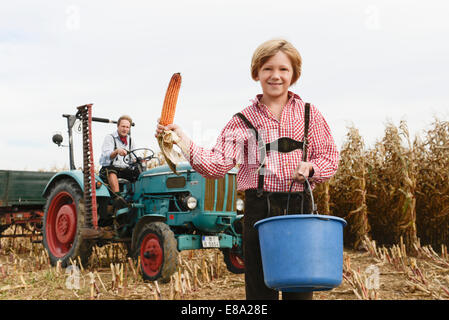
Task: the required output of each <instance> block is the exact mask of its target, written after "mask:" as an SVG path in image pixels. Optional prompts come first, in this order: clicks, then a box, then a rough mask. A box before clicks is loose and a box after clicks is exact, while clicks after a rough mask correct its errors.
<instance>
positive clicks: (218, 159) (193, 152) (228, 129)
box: [184, 117, 245, 179]
mask: <svg viewBox="0 0 449 320" xmlns="http://www.w3.org/2000/svg"><path fill="white" fill-rule="evenodd" d="M244 141H245V129H243V128H242V127H241V124H240V123H239V121H238V120H236V119H235V117H234V118H232V119H231V121H229V122H228V124H227V125H226V126H225V127H224V128H223V130H222V131H221V133H220V135H219V136H218V138H217V141H216V143H215V145H214V147H213V148H212V149H207V148H203V147H200V146H198V145H197V144H195V143H194V142H193V141H192V143H191V145H190V149H189V151H190V154H189V155H186V154H184V156H185V157H186V159H188V160H189V162H190V164H191V165H192V168H193V169H195V170H196V171H197V172H198V173H200V174H201V175H202V176H204V177H206V178H212V179H218V178H222V177H223V176H224V175H225V174H226V173H227V172H228V171H229V170H231V169H232V168H233V167H235V166H236V165H237V164H241V163H242V162H243V154H242V151H243V143H244Z"/></svg>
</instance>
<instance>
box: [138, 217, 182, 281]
mask: <svg viewBox="0 0 449 320" xmlns="http://www.w3.org/2000/svg"><path fill="white" fill-rule="evenodd" d="M137 239H138V240H137V249H136V251H135V253H134V256H135V258H136V259H137V258H139V257H140V267H141V270H142V276H143V278H144V279H145V280H150V281H155V280H160V281H162V282H168V281H170V276H171V275H172V274H173V273H174V272H175V271H176V269H177V267H178V249H177V242H176V239H175V235H174V233H173V231H171V229H170V227H169V226H168V225H167V224H165V223H163V222H149V223H147V224H145V225H144V226H143V227H142V228H141V229H140V232H139V235H138V237H137Z"/></svg>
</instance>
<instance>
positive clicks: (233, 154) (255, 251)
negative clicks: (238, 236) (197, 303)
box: [156, 39, 339, 300]
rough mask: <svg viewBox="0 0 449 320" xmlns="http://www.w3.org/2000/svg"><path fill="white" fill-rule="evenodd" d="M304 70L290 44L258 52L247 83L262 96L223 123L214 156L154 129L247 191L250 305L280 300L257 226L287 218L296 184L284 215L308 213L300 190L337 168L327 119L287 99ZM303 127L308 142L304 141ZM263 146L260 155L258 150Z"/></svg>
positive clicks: (308, 295) (268, 45) (273, 43)
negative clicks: (267, 278)
mask: <svg viewBox="0 0 449 320" xmlns="http://www.w3.org/2000/svg"><path fill="white" fill-rule="evenodd" d="M301 64H302V60H301V56H300V55H299V52H298V51H297V50H296V49H295V48H294V47H293V45H291V44H290V43H289V42H288V41H286V40H283V39H277V40H270V41H267V42H264V43H263V44H261V45H260V46H259V47H258V48H257V49H256V51H255V52H254V54H253V58H252V62H251V76H252V78H253V79H254V80H255V81H259V82H260V85H261V87H262V92H263V93H262V94H259V95H257V96H256V98H255V99H254V100H253V101H252V104H251V105H250V106H248V107H247V108H245V109H244V110H242V111H241V112H240V113H239V114H236V116H234V117H233V118H232V119H231V120H230V121H229V122H228V124H227V125H226V126H225V128H224V129H223V130H222V132H221V134H220V136H219V137H218V139H217V143H216V144H215V146H214V147H213V148H212V149H211V150H207V149H205V148H202V147H199V146H197V145H196V144H195V143H194V142H193V141H191V140H190V138H189V137H188V136H187V135H186V134H185V133H183V132H182V130H181V128H180V127H179V126H178V125H176V124H170V125H167V126H165V127H163V126H161V125H159V124H158V126H157V128H156V135H157V134H159V133H160V132H162V131H163V130H173V131H175V132H176V133H177V134H178V136H179V137H180V138H181V141H180V142H178V145H179V146H180V147H181V150H182V151H183V154H184V156H185V157H186V159H188V160H189V162H190V163H191V165H192V167H193V168H194V169H195V170H196V171H197V172H199V173H200V174H202V175H203V176H205V177H208V178H221V177H223V176H224V175H225V174H226V173H227V172H228V171H229V170H230V169H231V168H233V167H234V166H236V165H237V164H238V165H239V171H238V174H237V188H238V190H244V191H245V217H244V228H243V252H244V258H245V289H246V298H247V299H261V300H266V299H278V298H279V294H278V292H277V291H275V290H272V289H270V288H268V287H266V285H265V283H264V279H263V270H262V262H261V256H260V247H259V239H258V234H257V230H256V229H255V228H254V223H256V222H257V221H259V220H261V219H264V218H267V217H270V216H275V215H280V214H284V210H285V207H286V202H287V195H288V191H289V189H290V185H291V183H292V181H295V182H297V183H296V184H293V185H292V187H293V188H292V192H294V195H295V196H293V197H292V199H291V203H290V207H289V208H290V209H291V210H289V213H298V212H300V211H301V210H300V209H301V208H302V206H303V205H304V208H305V210H304V212H306V213H310V212H311V208H310V201H309V197H307V196H306V194H305V192H304V187H303V185H302V182H304V181H305V178H306V177H308V179H309V181H310V183H311V187H312V188H313V187H314V185H315V184H316V183H320V182H323V181H325V180H327V179H329V178H331V177H332V176H333V175H334V174H335V172H336V171H337V167H338V160H339V153H338V150H337V147H336V145H335V143H334V140H333V138H332V135H331V132H330V129H329V126H328V125H327V123H326V121H325V119H324V118H323V116H322V115H321V113H320V112H319V111H318V109H317V108H316V107H315V106H313V105H310V106H309V107H308V108H306V106H305V103H304V102H303V101H302V100H301V98H300V97H299V96H298V95H296V94H294V93H293V92H291V91H289V88H290V86H291V85H293V84H294V83H295V82H296V81H297V80H298V79H299V77H300V75H301ZM306 110H308V111H306ZM306 115H309V116H308V117H306ZM306 118H307V119H306ZM306 123H308V124H306ZM306 127H307V128H308V135H307V137H308V138H307V140H306V141H303V140H305V139H304V138H305V131H306V130H305V128H306ZM261 143H262V144H261ZM304 144H306V146H307V149H305V150H307V152H306V154H305V155H303V149H302V148H303V145H304ZM261 145H262V146H265V148H258V147H260V146H261ZM268 145H269V146H270V150H269V151H267V150H268V149H267V148H268V147H267V146H268ZM260 150H262V151H263V152H259V151H260ZM312 297H313V292H305V293H287V292H284V293H283V294H282V298H283V299H312Z"/></svg>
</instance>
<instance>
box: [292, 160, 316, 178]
mask: <svg viewBox="0 0 449 320" xmlns="http://www.w3.org/2000/svg"><path fill="white" fill-rule="evenodd" d="M312 170H313V165H312V163H311V162H302V161H301V162H300V163H299V165H298V167H297V168H296V169H295V171H294V173H293V177H292V178H293V179H294V180H295V181H296V182H298V183H304V181H305V178H304V177H307V178H309V175H310V173H311V172H313V171H312Z"/></svg>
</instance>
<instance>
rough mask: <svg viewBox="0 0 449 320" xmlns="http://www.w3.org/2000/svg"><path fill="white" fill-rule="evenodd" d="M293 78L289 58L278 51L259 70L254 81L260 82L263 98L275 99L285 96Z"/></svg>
mask: <svg viewBox="0 0 449 320" xmlns="http://www.w3.org/2000/svg"><path fill="white" fill-rule="evenodd" d="M292 77H293V67H292V64H291V62H290V59H289V57H288V56H287V55H286V54H285V53H284V52H282V51H279V52H278V53H276V54H275V55H274V56H272V57H271V58H270V59H268V61H267V62H265V63H264V64H263V65H262V67H261V68H260V70H259V73H258V75H257V78H256V80H260V85H261V86H262V91H263V95H264V98H265V99H266V98H269V99H276V98H280V97H283V96H287V94H288V88H289V87H290V83H291V81H292Z"/></svg>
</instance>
